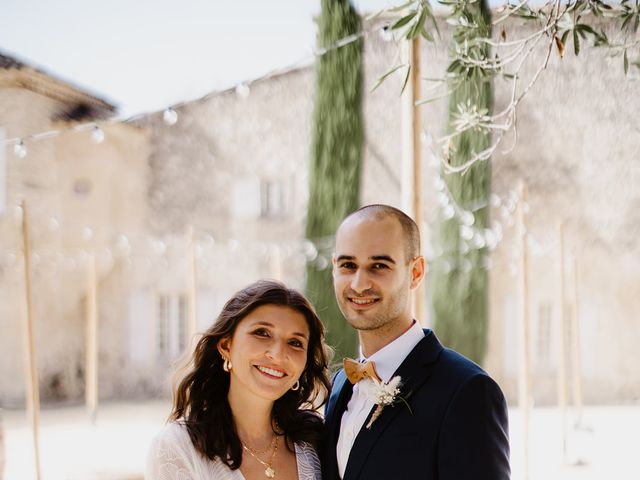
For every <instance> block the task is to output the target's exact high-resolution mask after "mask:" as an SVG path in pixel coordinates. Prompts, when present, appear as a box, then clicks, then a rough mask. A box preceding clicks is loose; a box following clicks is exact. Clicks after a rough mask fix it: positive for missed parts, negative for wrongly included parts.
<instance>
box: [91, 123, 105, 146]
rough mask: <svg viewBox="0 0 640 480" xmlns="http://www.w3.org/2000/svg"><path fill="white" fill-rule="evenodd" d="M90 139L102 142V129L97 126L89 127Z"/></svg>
mask: <svg viewBox="0 0 640 480" xmlns="http://www.w3.org/2000/svg"><path fill="white" fill-rule="evenodd" d="M91 140H93V141H94V142H95V143H102V142H104V130H102V129H101V128H100V127H99V126H97V125H96V126H95V127H93V128H92V129H91Z"/></svg>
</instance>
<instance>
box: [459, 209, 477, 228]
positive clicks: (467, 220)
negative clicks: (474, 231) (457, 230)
mask: <svg viewBox="0 0 640 480" xmlns="http://www.w3.org/2000/svg"><path fill="white" fill-rule="evenodd" d="M460 220H461V221H462V223H464V224H465V225H467V226H468V227H470V226H471V225H473V223H474V222H475V221H476V217H474V216H473V213H471V212H468V211H466V210H465V211H464V212H462V215H460Z"/></svg>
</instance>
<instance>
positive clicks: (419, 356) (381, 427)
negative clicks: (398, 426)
mask: <svg viewBox="0 0 640 480" xmlns="http://www.w3.org/2000/svg"><path fill="white" fill-rule="evenodd" d="M424 332H425V337H424V338H423V339H422V340H421V341H420V342H419V343H418V344H417V345H416V346H415V347H414V349H413V350H412V351H411V352H410V353H409V355H408V356H407V358H405V360H404V361H403V362H402V364H401V365H400V367H398V369H397V370H396V371H395V373H394V374H393V376H397V375H399V376H400V378H401V381H402V387H401V392H400V394H401V395H402V396H404V397H405V398H406V397H407V396H408V397H409V398H408V399H407V401H408V403H409V405H411V401H412V398H413V394H414V393H415V392H416V391H418V390H419V389H420V388H421V387H422V385H423V384H424V383H425V382H426V381H427V380H428V379H429V377H430V376H431V372H432V370H433V367H434V366H435V363H436V361H437V359H438V357H439V356H440V352H441V351H442V348H443V347H442V345H441V344H440V342H439V341H438V339H437V338H436V336H435V334H434V333H433V332H432V331H431V330H425V331H424ZM347 383H348V382H347ZM404 408H406V405H404V404H402V403H400V404H398V405H395V406H393V407H390V406H389V407H385V409H384V410H383V411H382V414H381V415H380V416H379V417H378V418H377V419H376V421H375V422H373V425H371V428H370V429H367V428H366V426H367V424H368V423H369V420H370V418H371V415H372V414H373V411H374V410H375V407H373V409H372V410H371V411H370V412H369V415H368V417H367V420H365V422H364V425H363V426H362V429H361V430H360V432H359V433H358V436H357V437H356V440H355V442H354V444H353V447H352V449H351V453H350V454H349V461H348V462H347V468H346V470H345V473H344V478H345V479H349V480H350V479H355V478H358V475H359V474H360V471H361V470H362V468H363V467H364V464H365V462H366V460H367V457H368V455H369V452H370V451H371V449H372V448H373V446H374V445H375V443H376V442H377V440H378V438H380V436H381V435H382V433H383V432H384V431H385V430H386V429H387V427H388V426H389V425H390V424H391V422H392V420H393V419H394V418H395V417H396V415H398V413H400V411H401V410H402V409H404ZM412 409H413V407H412ZM343 411H344V407H343ZM339 429H340V426H339V425H338V431H339ZM336 441H337V438H336Z"/></svg>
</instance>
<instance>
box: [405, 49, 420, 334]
mask: <svg viewBox="0 0 640 480" xmlns="http://www.w3.org/2000/svg"><path fill="white" fill-rule="evenodd" d="M404 44H405V45H406V46H407V47H406V48H407V51H405V56H406V58H407V59H408V61H409V64H410V66H411V70H410V72H409V77H410V78H409V81H408V82H407V86H406V88H405V91H404V94H403V96H402V118H403V122H402V126H403V132H402V133H403V135H402V137H403V148H402V151H403V168H402V171H403V175H402V209H403V210H404V211H405V212H407V214H408V215H409V216H411V217H413V219H414V220H415V222H416V224H417V225H418V227H419V229H420V232H424V228H423V221H422V219H423V216H424V214H423V208H422V202H423V199H422V117H421V112H420V106H419V105H416V103H417V102H418V101H419V100H420V95H421V93H420V81H421V78H420V76H421V73H420V72H421V68H420V50H421V41H420V37H419V36H418V37H416V38H414V39H412V40H411V42H410V43H409V42H404ZM424 285H425V282H422V283H421V284H420V285H419V286H418V288H416V291H415V294H414V296H413V315H414V317H415V318H416V319H418V321H419V322H421V323H423V324H424V321H425V290H424Z"/></svg>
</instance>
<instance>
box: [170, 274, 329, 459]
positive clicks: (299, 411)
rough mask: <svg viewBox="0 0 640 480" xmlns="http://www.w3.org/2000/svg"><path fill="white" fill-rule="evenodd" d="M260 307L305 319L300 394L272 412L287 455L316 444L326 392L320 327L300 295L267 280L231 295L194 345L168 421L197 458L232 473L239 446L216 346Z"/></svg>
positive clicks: (290, 395) (286, 398) (280, 402)
mask: <svg viewBox="0 0 640 480" xmlns="http://www.w3.org/2000/svg"><path fill="white" fill-rule="evenodd" d="M261 305H279V306H283V307H289V308H292V309H294V310H296V311H298V312H300V313H301V314H302V315H304V317H305V319H306V320H307V323H308V325H309V343H308V348H307V364H306V366H305V369H304V372H303V373H302V375H301V377H300V388H299V389H298V390H295V391H294V390H289V391H287V393H285V394H284V395H283V396H282V397H280V398H279V399H278V400H276V401H275V403H274V406H273V411H272V423H273V428H274V432H276V433H278V434H284V436H285V440H286V445H287V446H288V448H289V449H290V450H292V451H293V445H294V443H296V442H309V443H311V444H314V445H316V444H317V442H318V439H319V437H320V429H321V428H322V418H321V417H320V416H319V415H318V414H317V413H316V411H315V409H316V408H318V407H319V406H321V405H322V404H324V402H325V400H326V394H327V392H328V391H329V386H330V384H329V378H328V376H327V375H328V349H327V347H326V346H325V344H324V327H323V325H322V322H321V321H320V319H319V318H318V316H317V315H316V313H315V310H314V308H313V306H312V305H311V304H310V303H309V301H308V300H307V299H306V298H305V297H304V296H303V295H302V294H301V293H299V292H298V291H296V290H293V289H290V288H287V287H286V286H284V285H283V284H281V283H279V282H275V281H271V280H260V281H258V282H255V283H253V284H251V285H249V286H248V287H246V288H244V289H242V290H240V291H239V292H238V293H236V294H235V295H234V296H233V297H232V298H231V299H230V300H229V301H228V302H227V303H226V304H225V306H224V307H223V309H222V312H221V313H220V315H219V316H218V319H217V320H216V322H215V323H214V324H213V325H212V326H211V327H210V328H209V329H208V330H207V331H206V332H205V333H204V335H203V336H202V338H201V339H200V340H199V341H198V343H197V345H196V347H195V351H194V353H193V356H192V358H191V362H190V369H189V371H188V373H187V375H186V376H185V377H184V378H183V379H182V381H181V382H180V383H179V385H178V387H177V389H176V390H175V392H174V399H173V409H172V411H171V415H170V416H169V420H172V421H177V420H179V421H182V422H184V424H185V426H186V428H187V430H188V432H189V436H190V437H191V441H192V442H193V445H194V447H195V448H196V450H197V451H198V452H200V453H201V454H202V455H204V456H205V457H208V458H210V459H212V460H213V459H216V458H218V459H219V460H221V461H222V462H224V463H225V464H226V465H228V466H229V468H231V469H237V468H239V467H240V464H241V463H242V443H241V442H240V438H239V437H238V433H237V430H236V425H235V422H234V421H233V415H232V412H231V407H230V406H229V402H228V400H227V394H228V392H229V378H230V376H229V373H227V372H225V371H224V370H223V368H222V363H223V359H222V356H221V355H220V353H219V352H218V349H217V348H216V346H217V344H218V342H219V341H220V340H221V339H223V338H231V337H232V336H233V334H234V332H235V329H236V327H237V326H238V323H239V322H240V321H241V320H242V319H243V318H245V317H246V316H247V315H249V314H250V313H251V312H252V311H254V310H255V309H256V308H258V307H260V306H261Z"/></svg>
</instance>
